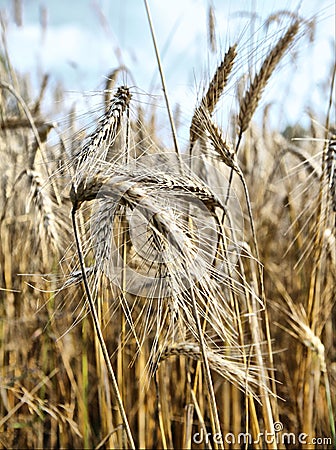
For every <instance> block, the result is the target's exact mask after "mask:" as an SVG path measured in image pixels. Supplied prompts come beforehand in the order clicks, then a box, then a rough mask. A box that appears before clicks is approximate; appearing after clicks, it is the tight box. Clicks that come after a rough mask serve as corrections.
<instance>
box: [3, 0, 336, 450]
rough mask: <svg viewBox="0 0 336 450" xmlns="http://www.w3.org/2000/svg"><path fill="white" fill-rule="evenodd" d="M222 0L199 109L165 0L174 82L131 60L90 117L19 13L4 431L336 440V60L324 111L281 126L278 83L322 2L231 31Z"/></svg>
mask: <svg viewBox="0 0 336 450" xmlns="http://www.w3.org/2000/svg"><path fill="white" fill-rule="evenodd" d="M14 3H15V2H14ZM19 3H20V2H16V3H15V4H17V5H18V4H19ZM205 3H206V5H207V17H205V18H204V20H206V21H207V32H208V37H207V38H208V52H209V54H212V55H215V57H216V58H217V61H218V64H217V67H216V68H215V69H214V70H213V72H212V73H209V77H204V79H202V80H197V83H198V86H202V87H201V88H198V93H196V94H195V96H194V98H193V100H192V101H193V104H194V108H193V111H192V113H191V115H190V117H189V116H187V114H185V115H184V116H183V110H184V105H183V104H181V105H178V106H179V108H175V109H174V108H172V105H171V101H170V96H169V92H168V89H167V86H166V83H165V74H164V70H163V68H162V61H161V53H160V48H159V46H158V44H157V40H156V30H155V23H154V22H153V21H152V19H151V10H150V6H151V5H150V2H147V1H144V11H145V12H146V14H147V22H146V26H147V27H148V29H149V30H151V33H152V42H151V45H153V46H154V47H153V48H155V50H156V65H157V71H158V75H157V76H158V77H159V78H160V80H161V84H160V88H159V91H160V95H159V94H158V93H149V92H148V93H147V92H145V90H144V89H143V88H142V87H141V86H135V85H134V84H133V82H132V81H131V80H132V77H131V75H130V74H129V71H127V70H126V69H125V67H123V66H120V67H116V68H115V69H114V70H113V71H112V72H109V73H106V74H104V75H106V85H105V88H104V89H102V91H101V92H100V94H99V95H100V96H99V104H98V106H96V108H95V110H94V111H89V113H87V112H85V113H84V112H83V114H82V113H81V112H80V111H77V110H76V108H72V107H69V103H67V102H64V103H62V101H61V99H62V98H63V99H64V98H66V96H67V92H66V90H65V89H63V92H60V88H59V86H58V87H57V88H55V86H53V85H51V84H50V75H47V74H46V75H44V76H41V80H40V85H39V89H38V91H37V92H36V89H34V88H33V87H32V86H31V85H30V83H29V79H28V76H27V74H23V73H20V72H19V71H18V70H16V68H15V67H14V66H13V64H12V63H11V58H10V54H9V52H8V49H7V46H6V25H5V23H4V21H3V20H2V36H3V37H2V47H1V61H0V93H1V98H0V105H1V118H0V154H1V162H0V167H1V170H0V182H1V191H0V205H1V208H0V217H1V219H0V236H1V239H0V299H1V302H0V370H1V373H0V446H1V448H4V449H9V448H18V449H23V448H27V449H49V448H50V449H58V448H69V449H70V448H71V449H77V448H78V449H80V448H95V449H104V448H106V449H123V448H124V449H126V448H134V449H135V448H141V449H154V448H155V449H159V448H160V449H161V448H162V449H191V448H192V449H201V448H209V449H210V448H213V449H223V448H225V449H236V448H255V449H263V448H267V449H276V448H289V449H291V448H304V449H314V448H316V449H329V448H336V433H335V412H334V411H335V407H336V338H335V314H336V310H335V299H336V243H335V239H336V123H335V87H334V82H335V68H336V65H335V61H333V62H332V64H331V67H330V70H329V73H330V76H329V77H328V79H326V80H325V83H324V85H323V87H322V88H321V92H322V94H321V100H322V102H323V105H324V116H323V117H321V115H320V114H318V115H317V114H316V115H315V111H314V109H312V108H311V105H309V111H308V112H307V117H308V118H309V121H308V122H306V123H305V125H301V124H299V125H298V126H293V125H292V124H291V123H288V126H287V127H286V128H282V129H277V128H276V127H275V126H274V124H273V122H274V116H273V120H271V118H270V116H271V114H272V113H271V112H270V111H271V109H272V104H270V103H265V102H264V100H263V99H264V94H265V93H266V92H267V89H268V86H269V84H270V83H271V82H272V83H273V82H274V83H276V80H277V77H279V76H281V71H282V70H283V67H282V65H285V66H286V67H287V68H288V67H292V70H294V65H295V64H294V63H293V61H294V62H295V59H296V58H297V57H298V56H297V55H299V54H300V51H301V48H304V47H305V46H307V45H313V42H314V30H315V27H316V26H323V17H322V18H321V17H319V16H318V15H317V16H316V17H312V18H308V19H307V18H304V17H301V16H300V14H298V13H297V11H295V10H290V11H289V10H280V11H274V14H272V15H271V16H269V17H268V18H267V20H266V22H265V23H264V26H263V27H262V28H261V29H260V30H259V31H258V33H259V34H258V35H256V37H254V38H253V39H252V38H251V36H247V38H246V30H245V34H244V39H243V38H238V39H237V40H232V41H231V40H230V42H229V43H228V44H227V45H226V46H225V48H224V47H223V48H222V50H218V47H219V45H218V40H217V37H216V36H218V34H217V28H218V27H219V23H218V22H216V10H215V9H214V7H213V3H212V2H211V1H209V2H205ZM248 33H249V31H248ZM249 42H253V43H254V44H255V48H252V49H251V47H250V45H248V43H249ZM51 76H52V74H51ZM159 101H161V103H160V107H159V108H158V102H159ZM46 104H47V105H48V111H50V112H49V113H47V112H46V107H45V106H46ZM227 106H228V110H229V115H228V116H227V115H225V114H224V113H223V111H224V109H225V108H226V107H227ZM62 108H63V109H62ZM56 110H57V113H58V111H59V110H61V111H62V119H61V120H59V121H56V120H55V118H54V116H53V112H54V113H55V117H56ZM181 111H182V113H181ZM181 114H182V119H181ZM273 114H274V113H273ZM163 117H164V120H165V121H166V125H165V128H164V131H163V133H162V129H160V126H159V125H158V123H161V121H162V120H163ZM181 120H183V123H185V124H186V123H187V125H188V126H187V134H186V135H185V137H184V138H183V139H180V134H179V124H180V122H181ZM307 123H308V124H307ZM162 134H164V137H163V138H162Z"/></svg>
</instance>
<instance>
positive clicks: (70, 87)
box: [0, 0, 335, 126]
mask: <svg viewBox="0 0 336 450" xmlns="http://www.w3.org/2000/svg"><path fill="white" fill-rule="evenodd" d="M209 1H210V0H170V1H161V0H150V1H149V4H150V6H151V10H152V16H153V21H154V25H155V28H156V32H157V39H158V43H159V47H160V49H161V51H162V59H163V65H164V70H165V74H166V78H167V83H168V91H169V94H170V98H171V101H172V104H173V107H174V105H176V104H177V103H180V104H181V105H182V110H183V117H185V121H186V123H187V122H188V118H189V117H190V114H191V113H192V109H193V107H194V104H195V100H196V98H197V94H198V93H199V91H201V90H202V88H203V87H204V85H205V84H206V81H207V80H209V78H210V76H211V74H212V73H213V71H214V69H215V68H216V65H217V64H218V62H219V61H220V57H221V56H222V55H223V54H224V53H225V51H226V49H227V47H228V45H229V44H232V43H233V42H235V41H237V40H238V41H239V42H240V43H241V46H242V48H243V49H245V50H246V52H247V53H248V52H249V51H250V47H249V46H250V45H251V39H250V36H251V30H252V26H253V27H254V30H258V29H259V28H260V29H262V25H263V23H264V20H265V19H266V18H267V17H268V16H269V14H271V13H274V12H276V11H278V10H279V9H281V10H283V9H290V10H296V9H297V7H298V6H299V13H300V15H301V16H303V17H305V18H310V17H312V16H314V15H317V31H316V40H315V42H314V43H313V44H312V43H309V41H308V39H306V38H303V39H302V42H301V44H300V46H299V47H300V51H299V53H298V54H293V55H294V60H293V58H292V59H291V60H290V59H288V61H286V64H285V67H283V68H282V69H280V70H279V72H278V73H277V74H276V75H275V76H274V77H273V79H272V82H271V83H270V86H269V87H268V89H267V90H266V92H265V94H266V97H265V99H264V101H265V102H267V101H273V100H278V99H282V100H284V101H282V103H283V104H284V105H285V106H284V110H283V111H282V116H281V118H279V120H281V124H282V125H283V126H285V124H286V121H287V122H291V123H295V122H298V121H300V120H302V119H304V115H305V114H306V113H305V106H306V105H307V104H310V105H312V106H315V109H317V110H319V111H321V112H322V111H323V110H325V109H326V102H327V96H328V93H327V91H325V95H324V92H323V90H322V89H321V85H322V83H323V82H324V81H325V80H326V78H327V74H328V71H329V70H330V66H331V62H332V57H333V51H332V39H334V37H335V28H334V14H335V5H334V2H333V1H328V0H303V1H302V2H301V3H300V2H293V1H287V2H286V1H283V2H279V1H276V0H268V1H262V0H259V1H258V0H250V1H233V0H212V3H213V5H214V8H215V14H216V30H217V41H218V52H217V54H215V55H213V54H211V53H209V51H208V43H207V8H208V5H209ZM13 3H14V2H13V1H12V0H0V10H2V12H3V14H4V15H5V16H6V17H7V22H8V25H7V31H6V35H7V41H8V49H9V54H10V57H11V60H12V63H13V65H14V67H16V68H17V69H18V70H19V71H21V72H22V73H29V74H30V75H31V78H32V80H33V84H34V83H35V84H36V85H38V80H40V79H41V76H42V74H43V73H45V72H48V73H49V74H50V75H51V78H52V81H53V82H56V81H62V82H63V84H64V86H65V88H66V90H67V91H69V93H68V95H69V99H70V98H71V101H72V100H73V96H75V97H76V95H77V97H78V98H79V97H80V96H81V95H82V93H83V92H88V91H94V90H99V89H102V88H103V86H104V83H105V77H106V76H107V75H108V73H109V72H110V71H111V70H113V69H114V68H116V67H118V66H119V65H120V64H121V63H123V64H125V65H126V66H127V67H128V68H129V70H130V72H131V73H132V80H130V79H127V80H124V81H127V82H128V83H129V84H133V83H134V84H136V86H137V87H138V88H139V89H140V90H141V91H143V92H155V93H160V89H159V77H158V73H157V66H156V62H155V58H154V51H153V45H152V42H151V38H150V32H149V27H148V23H147V19H146V14H145V8H144V5H143V1H141V0H71V1H68V0H45V1H37V0H23V2H22V4H23V11H22V12H23V15H22V21H23V24H22V26H21V27H18V26H17V25H15V23H14V21H13ZM43 8H44V10H45V11H46V17H47V26H46V29H45V30H44V31H43V29H42V27H41V23H40V22H41V20H40V17H41V10H42V9H43ZM251 11H254V12H256V13H257V14H256V16H255V20H254V21H253V22H251V21H250V17H251V16H250V15H249V13H251ZM279 26H280V27H281V24H279ZM258 36H259V34H258V33H257V34H256V35H255V40H256V41H257V39H258ZM264 41H265V40H264ZM274 42H275V41H274ZM271 44H272V40H271V39H269V41H267V45H266V44H264V47H265V49H266V50H267V48H269V45H271ZM257 48H258V47H257ZM262 54H263V49H262V46H261V47H260V50H259V49H258V51H257V53H256V57H255V58H256V59H257V58H258V57H259V58H261V57H262ZM293 55H292V56H293ZM133 80H134V81H133ZM154 87H156V88H158V89H155V88H154ZM70 91H75V92H76V93H77V94H74V93H71V92H70ZM289 98H291V100H289ZM293 99H295V100H293ZM158 103H159V100H158ZM227 103H229V105H228V107H229V108H230V107H232V104H230V100H229V101H228V102H227ZM223 116H225V114H223ZM273 120H275V119H273Z"/></svg>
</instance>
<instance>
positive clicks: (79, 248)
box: [71, 204, 135, 450]
mask: <svg viewBox="0 0 336 450" xmlns="http://www.w3.org/2000/svg"><path fill="white" fill-rule="evenodd" d="M76 211H77V208H76V205H75V204H74V206H73V208H72V210H71V219H72V226H73V232H74V236H75V241H76V247H77V253H78V259H79V264H80V268H81V271H82V277H83V283H84V288H85V293H86V296H87V299H88V302H89V306H90V311H91V315H92V320H93V324H94V328H95V331H96V333H97V337H98V341H99V345H100V347H101V350H102V353H103V356H104V360H105V363H106V366H107V369H108V372H109V374H110V377H111V381H112V389H113V393H114V395H115V397H116V400H117V403H118V407H119V411H120V415H121V418H122V420H123V423H124V427H125V432H126V435H127V438H128V441H129V444H130V447H131V448H132V449H134V450H135V444H134V440H133V436H132V432H131V429H130V426H129V423H128V419H127V416H126V412H125V409H124V405H123V402H122V398H121V395H120V392H119V387H118V383H117V380H116V377H115V374H114V371H113V367H112V364H111V360H110V357H109V354H108V350H107V347H106V344H105V340H104V336H103V333H102V330H101V327H100V323H99V317H98V313H97V309H96V306H95V304H94V301H93V298H92V295H91V290H90V286H89V282H88V279H87V276H86V270H85V264H84V258H83V252H82V246H81V242H80V238H79V233H78V228H77V222H76Z"/></svg>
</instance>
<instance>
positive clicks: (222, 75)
mask: <svg viewBox="0 0 336 450" xmlns="http://www.w3.org/2000/svg"><path fill="white" fill-rule="evenodd" d="M236 56H237V44H234V45H232V46H231V47H229V49H228V51H227V52H226V53H225V56H224V58H223V61H222V62H221V64H220V65H219V66H218V67H217V70H216V72H215V74H214V76H213V78H212V80H211V81H210V84H209V87H208V90H207V92H206V93H205V95H204V97H203V98H202V100H201V103H200V105H199V106H198V107H197V108H196V109H195V112H194V115H193V117H192V119H191V125H190V131H189V133H190V138H189V140H190V151H191V150H192V147H193V146H194V144H195V142H196V141H197V139H198V138H199V137H200V135H202V132H203V131H204V123H203V122H202V119H203V111H207V112H208V113H209V115H210V116H211V114H212V113H213V112H214V110H215V107H216V104H217V103H218V100H219V99H220V97H221V95H222V94H223V92H224V89H225V86H226V85H227V82H228V79H229V75H230V73H231V71H232V68H233V65H234V61H235V58H236Z"/></svg>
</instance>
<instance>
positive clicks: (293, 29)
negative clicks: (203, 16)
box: [237, 20, 299, 148]
mask: <svg viewBox="0 0 336 450" xmlns="http://www.w3.org/2000/svg"><path fill="white" fill-rule="evenodd" d="M298 31H299V21H298V20H296V21H295V22H294V23H293V24H292V25H291V26H290V27H289V28H288V30H287V32H286V33H285V34H284V36H283V37H282V38H281V39H280V40H279V41H278V43H277V44H276V45H275V47H274V48H273V49H272V50H271V51H270V53H269V54H268V55H267V57H266V59H265V61H264V62H263V64H262V66H261V68H260V70H259V72H258V73H256V75H255V76H254V79H253V81H252V83H251V85H250V87H249V88H248V89H247V91H246V92H245V94H244V96H243V98H242V100H241V102H240V105H239V114H238V128H239V134H238V143H237V148H238V146H239V143H240V140H241V136H242V134H243V133H244V131H246V129H247V128H248V126H249V124H250V121H251V118H252V116H253V114H254V112H255V110H256V108H257V106H258V103H259V101H260V98H261V95H262V93H263V90H264V88H265V86H266V84H267V82H268V80H269V79H270V77H271V75H272V73H273V72H274V69H275V68H276V66H277V65H278V63H279V61H280V60H281V59H282V57H283V56H284V54H285V52H286V50H287V49H288V48H289V46H290V44H291V43H292V42H293V40H294V38H295V36H296V35H297V33H298Z"/></svg>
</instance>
